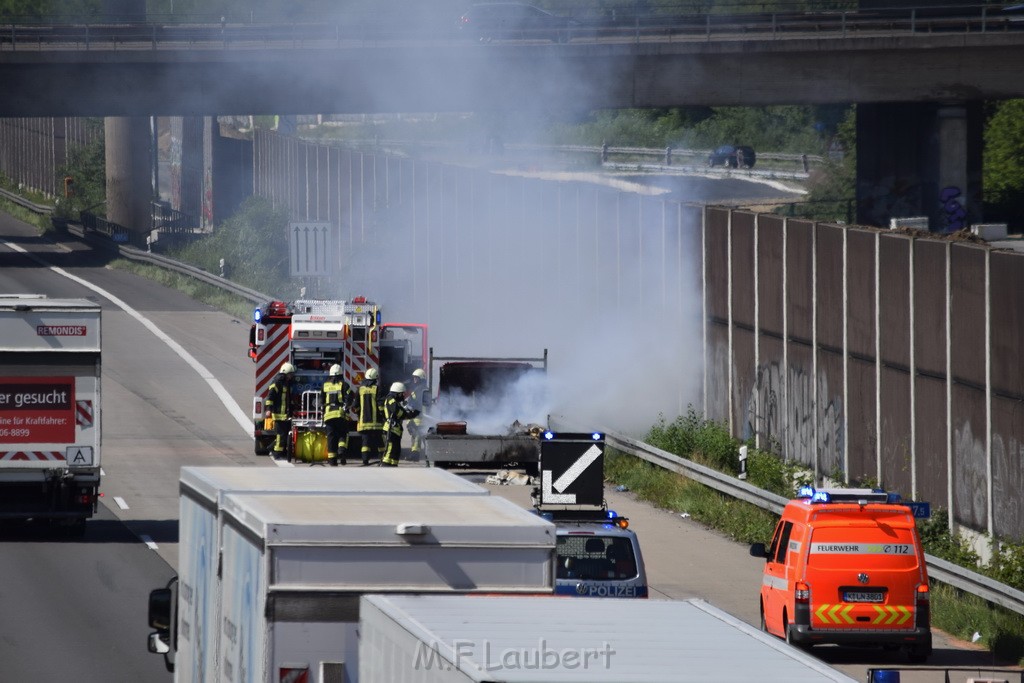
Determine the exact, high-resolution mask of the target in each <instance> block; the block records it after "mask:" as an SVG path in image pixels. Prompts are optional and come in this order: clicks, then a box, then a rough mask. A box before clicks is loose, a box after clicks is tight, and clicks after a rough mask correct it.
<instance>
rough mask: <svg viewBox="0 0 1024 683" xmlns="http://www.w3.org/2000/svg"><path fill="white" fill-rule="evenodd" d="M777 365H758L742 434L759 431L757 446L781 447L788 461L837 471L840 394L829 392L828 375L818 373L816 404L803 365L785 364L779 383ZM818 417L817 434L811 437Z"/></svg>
mask: <svg viewBox="0 0 1024 683" xmlns="http://www.w3.org/2000/svg"><path fill="white" fill-rule="evenodd" d="M782 380H783V373H782V367H781V365H780V364H779V363H769V364H766V365H762V366H760V367H759V368H758V369H757V381H756V382H755V384H754V385H753V386H752V387H751V388H750V394H749V396H748V398H747V405H746V413H745V414H746V420H745V422H744V425H743V429H742V433H741V437H742V438H744V439H748V438H751V437H753V436H754V435H755V434H757V435H759V436H760V437H761V438H760V441H761V444H762V447H765V448H772V449H780V448H781V450H782V455H783V456H785V458H786V459H787V460H793V461H796V462H799V463H802V464H804V465H806V466H808V467H813V466H814V461H815V458H817V460H818V470H819V471H820V472H822V473H823V474H833V473H837V472H841V471H842V465H843V448H844V444H845V442H846V433H845V430H844V429H843V403H842V398H841V397H839V396H836V395H830V393H829V388H828V379H827V378H826V377H825V376H824V375H819V377H818V379H817V396H818V397H819V400H818V403H817V405H815V391H814V380H813V379H812V377H811V375H810V374H808V373H805V372H804V371H803V369H802V368H799V367H790V368H789V377H788V380H789V381H788V383H787V384H786V385H785V386H784V385H783V381H782ZM815 422H817V439H815Z"/></svg>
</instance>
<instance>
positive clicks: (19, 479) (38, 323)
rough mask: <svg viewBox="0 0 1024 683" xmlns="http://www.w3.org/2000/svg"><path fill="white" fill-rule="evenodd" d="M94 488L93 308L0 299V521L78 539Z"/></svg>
mask: <svg viewBox="0 0 1024 683" xmlns="http://www.w3.org/2000/svg"><path fill="white" fill-rule="evenodd" d="M99 487H100V306H99V304H96V303H94V302H92V301H88V300H86V299H49V298H46V297H45V296H42V295H37V294H23V295H9V294H5V295H0V519H34V520H47V521H50V522H52V523H55V524H60V525H62V526H64V527H66V528H67V530H68V531H70V532H71V533H72V534H76V535H77V534H81V533H83V532H84V531H85V523H86V520H87V519H89V518H90V517H92V516H93V514H95V512H96V509H97V503H98V496H99Z"/></svg>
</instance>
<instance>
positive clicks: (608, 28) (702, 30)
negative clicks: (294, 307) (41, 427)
mask: <svg viewBox="0 0 1024 683" xmlns="http://www.w3.org/2000/svg"><path fill="white" fill-rule="evenodd" d="M677 10H678V11H676V12H675V13H673V12H672V11H671V8H668V11H664V12H662V13H657V14H656V13H653V12H646V13H635V12H629V11H628V10H624V11H620V10H616V12H617V13H616V14H610V13H609V12H611V10H606V11H605V13H603V14H597V13H593V12H589V11H580V12H573V13H571V14H570V15H569V16H570V17H571V18H572V19H574V20H575V21H576V22H577V23H576V24H575V25H573V26H572V27H570V28H569V29H568V31H567V33H568V36H569V40H570V41H573V40H583V41H588V40H589V41H593V40H601V39H619V40H621V39H627V40H640V39H641V38H642V37H649V38H652V39H659V40H667V41H670V42H671V41H673V40H704V41H707V40H711V39H712V38H723V39H734V38H741V39H751V38H768V39H772V40H775V39H782V38H791V37H800V36H809V37H812V38H815V39H820V38H825V37H836V38H845V37H849V36H851V35H857V34H861V35H865V36H888V35H902V34H921V33H929V34H930V33H933V32H948V33H951V34H952V33H992V32H999V31H1011V30H1022V29H1024V25H1022V24H1021V22H1020V21H1019V20H1020V13H1019V12H1017V13H1014V12H1006V11H1003V8H1002V6H999V5H996V6H992V5H985V4H962V5H947V6H927V5H923V6H919V7H890V8H871V9H845V8H841V9H835V10H817V11H806V12H804V11H796V10H791V11H776V12H746V13H727V12H716V13H700V12H696V13H695V12H693V11H692V9H690V7H688V6H685V5H679V7H678V8H677ZM211 19H212V20H211ZM222 19H223V20H222V21H220V20H218V19H217V18H212V17H210V16H209V15H206V16H202V17H200V18H199V20H198V21H195V22H189V21H188V20H187V18H184V17H174V16H163V15H154V17H153V19H152V20H140V21H116V20H113V19H105V18H104V17H102V16H98V17H95V18H82V17H79V18H76V19H72V20H65V21H59V20H57V19H54V20H52V21H51V23H42V22H40V20H38V19H36V20H34V23H33V22H29V21H27V20H22V21H21V23H11V22H12V20H10V19H9V20H8V22H7V23H5V24H2V25H0V49H2V50H33V49H35V50H43V49H58V48H59V49H84V50H156V49H160V48H168V49H178V48H180V47H182V46H185V47H188V48H189V49H202V48H207V49H225V48H231V47H235V48H240V49H253V48H254V47H255V48H269V47H279V48H281V49H294V48H295V47H299V46H304V47H314V46H315V47H325V46H329V45H332V44H339V43H341V42H346V41H348V42H355V43H359V44H363V43H366V42H367V41H372V42H379V41H385V42H386V41H410V40H416V41H424V40H427V41H444V42H450V41H452V40H456V39H458V38H459V37H460V36H459V35H458V33H457V32H456V30H455V28H454V24H455V18H454V17H453V18H452V21H451V25H450V26H451V27H450V28H446V27H445V26H447V24H445V23H442V22H440V21H438V22H437V23H436V24H434V25H433V26H430V27H427V28H423V27H419V26H416V25H414V24H411V23H409V22H408V21H407V20H403V19H402V18H398V17H388V16H378V15H371V14H358V13H353V14H351V15H347V16H346V18H345V20H343V21H339V20H338V18H337V17H336V16H335V17H330V18H326V17H325V18H324V20H323V21H303V22H294V21H292V22H286V21H255V19H254V17H252V16H251V15H250V16H246V17H242V16H225V17H223V18H222ZM14 21H17V20H16V19H15V20H14ZM549 33H550V30H549V29H548V30H545V31H542V32H538V33H537V34H536V35H531V33H530V31H529V30H523V31H518V32H517V33H516V37H517V38H521V39H523V40H532V39H538V40H539V39H543V40H544V41H545V42H547V38H548V35H549ZM500 42H505V41H500Z"/></svg>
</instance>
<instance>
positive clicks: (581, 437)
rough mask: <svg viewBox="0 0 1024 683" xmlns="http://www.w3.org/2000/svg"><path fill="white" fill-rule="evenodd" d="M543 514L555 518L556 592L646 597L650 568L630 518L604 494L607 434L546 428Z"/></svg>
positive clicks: (538, 498)
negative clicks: (556, 430)
mask: <svg viewBox="0 0 1024 683" xmlns="http://www.w3.org/2000/svg"><path fill="white" fill-rule="evenodd" d="M539 469H540V486H538V487H537V488H536V489H534V492H533V499H534V508H535V511H536V512H537V514H539V515H541V516H543V517H544V518H546V519H548V520H550V521H552V522H553V523H554V524H555V528H556V535H557V549H558V566H557V570H556V573H555V594H556V595H569V596H578V597H595V598H646V597H647V572H646V570H645V568H644V559H643V555H642V554H641V552H640V542H639V540H638V539H637V535H636V533H635V532H634V531H633V530H632V529H630V528H629V520H628V519H627V518H626V517H622V516H620V515H618V514H617V513H616V512H615V511H614V510H609V509H608V508H607V505H606V504H605V500H604V435H603V434H601V433H599V432H594V433H591V434H575V433H568V434H567V433H555V432H551V431H548V432H545V433H544V434H543V435H542V438H541V449H540V467H539Z"/></svg>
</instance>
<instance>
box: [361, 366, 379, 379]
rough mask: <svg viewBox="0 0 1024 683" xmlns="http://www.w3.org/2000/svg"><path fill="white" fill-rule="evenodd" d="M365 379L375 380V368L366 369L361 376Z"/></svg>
mask: <svg viewBox="0 0 1024 683" xmlns="http://www.w3.org/2000/svg"><path fill="white" fill-rule="evenodd" d="M363 376H364V377H366V379H377V368H367V369H366V374H365V375H363Z"/></svg>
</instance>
